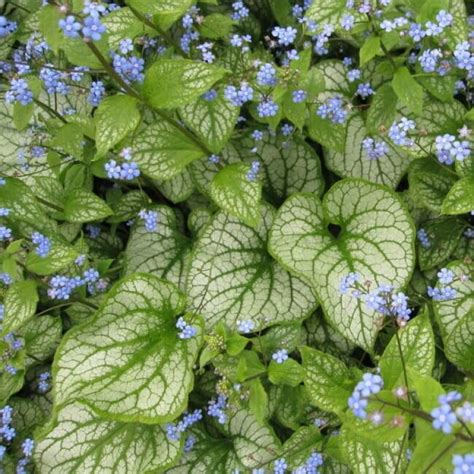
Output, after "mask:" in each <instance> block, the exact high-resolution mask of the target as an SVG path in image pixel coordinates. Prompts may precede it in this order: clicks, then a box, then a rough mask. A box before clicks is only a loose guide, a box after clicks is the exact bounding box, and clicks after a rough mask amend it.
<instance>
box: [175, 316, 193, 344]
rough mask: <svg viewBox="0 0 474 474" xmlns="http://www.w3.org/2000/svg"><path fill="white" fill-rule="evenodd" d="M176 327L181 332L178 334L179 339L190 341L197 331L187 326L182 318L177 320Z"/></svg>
mask: <svg viewBox="0 0 474 474" xmlns="http://www.w3.org/2000/svg"><path fill="white" fill-rule="evenodd" d="M176 327H177V328H178V329H180V330H181V332H180V333H178V336H179V338H180V339H191V338H192V337H194V336H195V335H196V334H197V329H196V328H195V327H194V326H191V325H190V324H188V323H187V322H186V321H185V319H184V318H183V317H180V318H179V319H178V321H177V322H176Z"/></svg>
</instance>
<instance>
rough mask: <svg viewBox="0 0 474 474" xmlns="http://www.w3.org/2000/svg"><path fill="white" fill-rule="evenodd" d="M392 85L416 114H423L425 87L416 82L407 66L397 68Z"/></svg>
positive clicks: (400, 97) (399, 96)
mask: <svg viewBox="0 0 474 474" xmlns="http://www.w3.org/2000/svg"><path fill="white" fill-rule="evenodd" d="M392 87H393V90H394V91H395V94H397V96H398V98H399V99H400V102H401V103H402V104H403V105H405V106H406V107H408V108H409V109H410V110H411V111H412V112H413V113H414V114H416V115H421V113H422V109H423V87H421V86H420V84H418V82H416V80H415V79H414V78H413V77H412V75H411V74H410V71H409V70H408V69H407V68H406V67H401V68H399V69H397V71H396V72H395V74H394V76H393V79H392Z"/></svg>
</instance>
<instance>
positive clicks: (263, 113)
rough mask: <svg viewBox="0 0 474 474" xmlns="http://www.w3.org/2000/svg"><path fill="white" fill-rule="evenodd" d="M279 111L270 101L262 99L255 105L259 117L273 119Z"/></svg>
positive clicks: (276, 105)
mask: <svg viewBox="0 0 474 474" xmlns="http://www.w3.org/2000/svg"><path fill="white" fill-rule="evenodd" d="M278 110H279V106H278V104H276V103H275V102H273V100H271V99H264V100H262V102H260V103H259V104H258V105H257V113H258V116H259V117H262V118H263V117H274V116H275V115H276V114H277V113H278Z"/></svg>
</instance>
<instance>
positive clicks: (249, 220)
mask: <svg viewBox="0 0 474 474" xmlns="http://www.w3.org/2000/svg"><path fill="white" fill-rule="evenodd" d="M249 171H250V167H248V166H247V165H245V164H243V163H233V164H231V165H228V166H226V167H225V168H223V169H221V170H220V171H219V172H218V173H217V174H216V175H215V176H214V179H213V180H212V182H211V186H210V194H211V197H212V199H213V201H214V202H215V203H216V204H217V205H218V206H219V207H220V208H221V209H223V210H224V211H225V212H227V213H229V214H230V215H232V216H235V217H237V218H238V219H239V220H240V221H242V222H243V223H244V224H247V225H249V226H251V227H255V226H256V225H257V224H258V222H259V221H260V199H261V197H262V183H261V181H260V180H258V179H254V180H252V181H251V180H249V179H248V178H247V173H248V172H249Z"/></svg>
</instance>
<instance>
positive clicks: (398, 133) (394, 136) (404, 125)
mask: <svg viewBox="0 0 474 474" xmlns="http://www.w3.org/2000/svg"><path fill="white" fill-rule="evenodd" d="M414 129H415V122H414V121H413V120H409V119H407V118H406V117H402V118H401V119H400V120H399V121H398V122H395V123H393V124H392V126H391V127H390V129H389V131H388V136H389V137H390V139H391V140H392V141H393V142H394V143H395V144H396V145H399V146H406V147H411V146H413V144H414V142H413V140H412V139H410V138H409V137H408V132H409V131H410V130H414Z"/></svg>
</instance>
